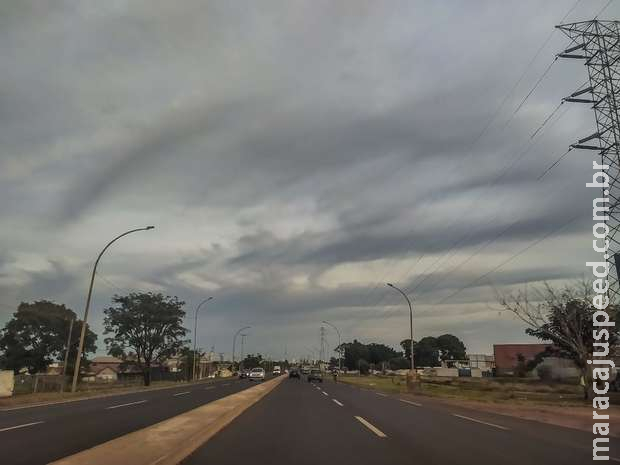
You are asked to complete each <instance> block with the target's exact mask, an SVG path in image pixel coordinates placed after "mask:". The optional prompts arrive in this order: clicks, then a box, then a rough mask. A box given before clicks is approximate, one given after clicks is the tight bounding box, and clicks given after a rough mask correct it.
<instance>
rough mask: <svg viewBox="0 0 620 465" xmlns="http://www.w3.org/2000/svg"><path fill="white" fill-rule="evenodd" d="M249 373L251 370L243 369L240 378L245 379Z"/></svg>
mask: <svg viewBox="0 0 620 465" xmlns="http://www.w3.org/2000/svg"><path fill="white" fill-rule="evenodd" d="M249 374H250V371H249V370H241V371H240V372H239V379H245V378H247V377H248V375H249Z"/></svg>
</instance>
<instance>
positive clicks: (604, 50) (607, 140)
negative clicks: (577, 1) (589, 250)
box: [556, 19, 620, 302]
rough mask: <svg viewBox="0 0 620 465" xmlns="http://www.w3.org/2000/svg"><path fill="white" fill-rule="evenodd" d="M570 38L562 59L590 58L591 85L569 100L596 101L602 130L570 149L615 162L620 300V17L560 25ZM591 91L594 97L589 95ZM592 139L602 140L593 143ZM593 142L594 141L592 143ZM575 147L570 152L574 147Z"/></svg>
mask: <svg viewBox="0 0 620 465" xmlns="http://www.w3.org/2000/svg"><path fill="white" fill-rule="evenodd" d="M556 28H558V29H559V30H561V31H562V32H563V33H564V34H565V35H566V36H567V37H568V38H569V39H570V40H571V44H570V47H569V48H567V49H566V50H564V52H562V53H560V54H558V57H559V58H574V59H581V60H585V65H586V66H587V68H588V77H589V87H586V88H585V89H580V90H577V91H576V92H574V93H573V94H571V95H570V96H569V97H566V98H565V99H564V101H565V102H576V103H586V104H591V105H592V108H593V109H594V115H595V117H596V132H595V133H594V134H592V135H590V136H588V137H584V138H583V139H580V140H579V141H578V142H577V143H575V144H573V145H571V146H570V149H585V150H596V151H598V152H599V154H600V157H601V163H602V164H605V165H609V169H607V170H605V172H606V173H607V174H608V175H609V189H603V195H602V197H603V198H607V199H608V201H607V206H608V207H609V212H608V216H607V219H606V224H607V226H608V227H609V236H608V239H609V251H608V252H607V254H606V255H605V258H606V260H607V262H608V263H609V298H610V301H611V302H618V301H619V300H620V299H619V297H620V286H619V282H618V276H619V274H620V273H619V272H618V269H619V268H620V159H619V156H618V149H619V148H620V145H619V142H620V132H619V128H620V118H618V100H619V98H620V92H619V89H620V86H619V84H620V21H599V20H596V19H595V20H592V21H582V22H578V23H571V24H561V25H559V26H556ZM588 95H589V96H590V98H587V97H588ZM590 141H598V145H591V144H592V143H591V142H590ZM588 142H590V143H588ZM570 149H569V150H570Z"/></svg>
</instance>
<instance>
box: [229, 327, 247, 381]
mask: <svg viewBox="0 0 620 465" xmlns="http://www.w3.org/2000/svg"><path fill="white" fill-rule="evenodd" d="M250 328H251V326H244V327H243V328H239V329H238V330H237V332H236V333H235V335H234V336H233V349H232V368H233V371H234V369H235V343H236V342H237V336H238V335H239V333H240V332H241V331H244V330H246V329H250Z"/></svg>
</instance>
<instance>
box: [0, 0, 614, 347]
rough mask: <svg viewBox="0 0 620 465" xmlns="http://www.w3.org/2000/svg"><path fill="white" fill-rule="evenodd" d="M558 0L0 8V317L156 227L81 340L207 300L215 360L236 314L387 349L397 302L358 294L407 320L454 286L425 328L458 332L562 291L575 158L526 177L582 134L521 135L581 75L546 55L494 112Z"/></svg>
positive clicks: (105, 293) (560, 128)
mask: <svg viewBox="0 0 620 465" xmlns="http://www.w3.org/2000/svg"><path fill="white" fill-rule="evenodd" d="M595 3H596V4H595ZM603 4H604V0H601V1H596V2H594V1H593V2H581V4H580V6H579V8H577V9H576V10H575V11H574V12H573V14H572V16H571V17H570V18H569V20H577V19H585V18H588V17H590V16H591V15H592V14H593V12H594V11H598V10H599V9H600V8H601V7H602V6H603ZM569 6H570V5H567V4H566V2H563V1H550V2H544V4H541V3H540V2H535V1H533V0H532V1H524V2H511V3H501V2H493V1H483V0H478V1H475V2H473V3H468V4H467V5H465V4H463V3H462V2H452V3H440V2H431V1H414V2H398V1H395V2H387V3H384V2H365V3H363V4H362V3H360V2H352V3H347V2H344V3H341V4H338V6H334V5H333V4H332V3H330V2H321V1H319V2H266V3H261V5H260V6H258V5H252V4H248V5H245V6H244V7H243V8H240V7H239V6H238V5H237V6H233V5H231V4H230V3H229V2H218V1H213V2H208V3H207V4H205V3H203V2H193V1H189V0H188V1H187V2H182V3H181V4H176V3H174V4H172V3H166V2H159V3H153V2H143V1H133V2H96V3H81V2H71V1H69V2H65V3H62V4H50V3H42V2H19V5H18V4H17V3H12V4H10V5H9V4H3V5H2V6H0V54H1V55H2V56H3V64H4V65H5V66H4V68H3V73H2V74H1V75H0V89H1V90H0V123H1V124H0V144H1V145H2V152H1V153H0V198H2V202H1V203H0V214H1V215H2V228H0V244H2V250H0V289H1V290H2V293H3V300H2V302H0V303H2V304H3V307H2V308H3V310H2V312H3V313H2V315H3V316H4V317H6V316H7V315H8V313H7V312H5V310H4V308H5V307H4V304H6V301H7V300H9V301H10V302H13V303H14V302H18V301H19V300H20V299H24V300H34V299H38V298H50V299H55V300H59V301H63V302H64V303H66V304H68V305H70V306H72V307H74V308H81V306H82V305H83V299H84V296H83V293H84V289H83V288H84V287H85V286H84V282H83V281H84V276H87V275H88V272H89V269H90V266H91V265H92V263H91V262H90V260H91V259H92V257H93V256H95V255H96V250H97V249H98V248H100V247H101V246H102V245H103V244H105V243H106V242H107V240H109V237H113V236H114V235H115V234H118V233H119V232H122V231H124V230H126V229H129V228H130V227H133V226H136V225H141V224H152V223H153V224H156V226H157V229H156V230H155V231H154V232H153V234H152V235H151V236H149V237H148V239H147V238H140V239H139V240H138V239H135V240H133V239H132V241H131V242H129V241H127V242H124V243H123V244H119V245H118V247H116V246H115V248H114V249H113V250H112V251H110V254H109V256H106V260H105V261H104V263H103V264H102V268H101V269H100V270H99V271H100V276H99V277H98V281H97V286H96V291H97V292H96V296H95V299H96V302H95V305H94V313H93V319H94V320H93V324H94V325H95V327H98V326H97V325H99V326H100V323H101V311H100V310H101V309H102V308H104V306H105V305H106V304H107V303H108V302H109V298H110V295H112V294H113V293H115V292H122V291H123V290H126V289H129V290H134V289H136V290H139V289H145V290H149V289H155V290H161V291H162V292H165V293H167V294H176V295H179V296H180V297H181V298H183V299H184V300H186V301H187V302H188V308H191V306H192V305H193V304H194V302H195V301H200V300H201V299H202V298H203V296H204V295H205V294H208V295H215V296H216V300H215V301H214V305H213V306H211V307H209V315H210V316H212V317H213V318H215V319H217V324H216V325H214V326H213V327H209V329H205V330H204V331H205V334H202V335H201V336H204V337H202V339H213V340H215V341H216V342H217V344H224V345H226V344H228V343H229V339H230V338H229V337H228V333H229V332H231V331H233V330H234V328H233V327H234V326H235V325H237V324H238V323H239V324H240V325H242V324H244V322H245V321H252V322H253V323H255V325H256V326H257V327H258V326H260V325H262V327H263V328H267V327H268V325H272V326H273V327H278V326H279V325H284V326H286V328H287V330H286V332H285V333H284V334H283V335H280V336H279V337H280V338H281V341H282V342H284V343H286V341H288V342H289V343H290V344H291V345H294V344H296V343H298V340H304V338H306V337H308V338H310V336H307V334H310V333H312V331H315V330H316V322H317V321H320V319H321V318H327V317H329V318H334V319H335V320H337V321H342V322H343V324H344V322H348V323H347V324H348V325H349V326H348V327H346V326H345V328H344V329H345V330H349V331H350V334H349V335H352V336H360V337H369V338H372V334H374V333H373V332H372V331H379V332H381V331H383V332H381V334H383V335H387V336H385V337H388V338H391V336H389V334H391V331H392V332H395V333H397V332H398V329H399V328H398V319H396V320H392V319H389V320H387V319H386V320H385V321H383V320H382V319H381V315H385V314H386V313H385V312H383V311H378V308H380V307H381V306H382V305H384V304H385V303H387V305H388V309H387V310H386V311H387V312H388V313H389V312H391V311H392V309H390V308H389V307H392V306H395V305H400V304H399V303H397V302H398V298H399V296H398V295H391V294H390V293H386V290H385V289H383V287H381V286H383V284H382V283H379V286H377V285H376V282H377V281H379V280H382V279H383V278H385V279H388V278H389V279H390V280H398V282H400V283H401V285H402V286H404V287H406V288H416V294H417V295H416V298H418V299H419V300H420V303H421V305H422V306H424V305H426V306H428V308H424V307H423V308H422V312H426V314H431V313H432V312H431V310H430V308H431V307H432V306H431V304H432V303H436V302H437V301H438V300H440V299H442V298H444V297H445V296H447V295H449V294H451V293H453V292H454V291H455V290H459V289H461V288H463V291H462V292H461V293H459V294H458V295H456V296H455V297H454V298H453V299H450V301H449V302H447V303H446V305H445V306H443V307H441V308H438V309H437V312H436V315H441V316H442V318H446V321H448V320H449V321H450V325H451V326H450V328H451V329H452V330H453V331H455V332H458V331H459V330H461V329H462V330H463V331H464V330H465V329H466V328H469V327H468V326H467V323H466V321H465V319H462V318H461V319H459V318H460V316H462V315H474V314H475V315H477V317H480V318H481V319H483V318H485V317H484V315H483V314H482V312H483V310H480V307H481V305H482V304H480V302H488V301H492V300H493V298H494V293H495V291H494V287H497V288H499V289H502V288H508V289H510V288H512V287H518V286H520V285H523V284H524V283H528V282H529V283H533V282H536V281H543V280H550V281H557V282H562V281H566V280H570V279H573V278H576V277H579V276H580V275H581V274H582V273H583V263H584V262H585V260H586V259H587V258H588V257H589V255H588V254H589V253H590V251H589V249H590V242H589V241H590V239H591V238H590V237H589V234H590V233H589V227H590V224H589V221H590V220H589V218H590V215H591V211H589V209H591V195H592V193H591V192H589V191H588V189H587V188H585V182H586V181H587V178H588V176H591V167H590V158H589V156H588V154H585V155H584V154H575V155H573V153H574V152H573V153H571V155H570V156H568V157H566V159H565V160H563V162H562V164H561V165H559V166H558V167H557V168H555V169H554V171H553V172H552V173H550V174H549V175H548V176H546V177H545V178H544V179H542V180H537V178H538V176H539V174H540V173H541V172H542V171H543V170H544V169H545V168H546V167H547V166H549V164H550V163H552V162H553V161H555V159H557V157H558V156H559V155H560V154H561V153H563V152H564V150H565V149H566V147H567V146H568V144H570V143H572V142H574V140H575V139H577V138H579V137H581V136H585V135H587V134H590V133H591V132H592V130H591V128H592V127H593V125H594V123H593V121H594V120H593V117H592V115H591V112H590V110H589V109H582V108H575V109H571V110H570V112H568V113H566V114H564V113H562V117H561V119H559V120H558V121H557V123H555V119H554V120H553V121H552V122H550V123H549V124H548V125H547V127H546V128H545V130H544V131H542V132H541V133H539V136H538V137H537V138H536V139H534V140H532V141H531V142H530V139H529V137H530V135H531V134H532V133H533V131H534V130H535V129H536V128H537V127H538V126H539V125H540V123H541V122H542V121H543V120H544V119H545V118H546V116H547V115H548V114H549V113H550V111H551V110H552V109H553V108H554V107H555V106H556V105H557V103H558V102H559V101H560V99H561V98H562V97H563V96H566V95H568V94H570V92H572V91H573V90H574V89H576V88H577V87H578V86H579V84H581V83H582V82H583V81H585V79H586V75H585V71H584V69H583V66H582V65H581V64H578V65H576V64H574V63H563V62H562V61H561V60H559V61H558V62H557V63H556V64H554V66H553V68H552V70H551V72H550V73H549V74H548V76H547V78H546V79H545V80H544V81H543V82H542V83H541V85H540V86H539V87H538V88H537V90H536V92H534V93H533V94H532V96H531V97H530V98H529V100H528V102H527V104H526V105H524V106H523V108H522V109H521V110H520V111H519V113H518V114H517V115H516V116H515V117H514V118H513V116H512V113H513V111H514V109H515V108H516V105H517V104H518V103H519V101H520V100H521V98H522V97H523V96H524V95H525V94H526V93H527V92H528V91H529V90H530V88H531V86H532V85H533V83H534V82H536V80H537V79H538V77H539V76H540V74H541V73H542V71H543V70H544V69H545V67H546V66H547V64H548V63H550V62H551V60H553V57H554V55H555V53H557V52H558V51H560V50H561V48H562V46H563V45H564V44H565V42H566V41H565V40H564V39H563V38H562V37H560V35H559V34H557V33H556V34H555V36H553V37H552V40H551V41H550V42H549V44H548V45H547V47H546V48H545V49H544V50H543V51H542V53H541V55H540V56H539V59H538V60H536V62H535V63H534V64H533V65H532V66H531V67H529V68H528V69H527V70H526V71H527V72H526V74H525V76H524V78H523V79H522V80H521V82H520V85H519V86H517V88H516V89H515V91H514V92H512V93H511V94H508V95H507V92H509V90H510V89H511V88H512V86H513V85H514V83H515V82H516V80H517V78H518V77H519V76H520V75H521V73H522V72H523V70H524V69H525V67H526V65H527V63H528V62H529V61H530V59H531V57H532V56H533V54H534V53H535V52H536V50H538V48H539V47H540V45H541V43H542V42H543V41H544V40H545V38H546V37H547V35H548V34H549V32H551V31H552V30H553V29H552V28H553V25H554V24H555V22H557V20H558V19H559V18H561V17H562V15H564V14H565V13H566V11H567V10H568V8H569ZM533 12H536V14H534V13H533ZM607 14H609V15H611V16H612V17H613V16H614V15H615V16H617V14H618V5H616V4H613V5H611V6H610V7H609V9H608V11H607ZM504 100H505V104H504V105H503V107H502V108H501V111H499V113H497V115H496V117H495V118H493V119H491V118H492V116H493V115H494V114H495V111H496V110H497V109H498V107H499V105H500V104H502V102H504ZM507 121H510V124H508V125H506V122H507ZM489 123H490V124H489ZM485 128H487V129H486V130H485V131H484V133H482V132H483V129H485ZM530 144H532V145H531V146H530ZM580 212H582V213H583V214H582V215H581V217H580V219H579V220H577V221H575V222H574V223H571V224H570V225H568V226H567V227H566V228H564V229H559V226H561V225H562V224H563V223H564V222H566V221H567V220H568V219H569V218H571V217H572V216H574V215H576V214H579V213H580ZM556 228H557V229H558V230H557V232H555V233H550V232H552V231H553V230H554V229H556ZM545 234H550V236H549V238H548V239H547V240H546V241H544V242H542V243H540V244H538V245H537V246H536V247H535V248H533V249H532V250H531V251H529V252H528V253H523V255H519V257H518V259H515V260H514V261H510V262H507V263H506V265H505V266H503V267H501V268H500V269H498V271H497V272H495V273H493V274H490V275H489V276H488V279H483V280H481V281H476V279H477V278H478V277H479V276H481V275H483V274H484V273H485V272H488V271H489V270H491V269H493V268H494V267H495V266H497V264H499V263H501V262H502V261H505V260H506V259H507V258H508V257H510V255H511V254H513V253H516V252H518V251H519V250H521V249H522V248H523V247H525V246H526V245H527V244H528V243H531V242H532V241H535V240H537V239H539V238H540V237H541V236H543V235H545ZM566 250H568V251H569V252H568V253H567V252H566ZM421 256H424V257H426V258H425V259H423V260H422V261H421V262H420V263H419V264H418V265H416V266H413V265H412V262H413V261H414V260H415V259H416V257H421ZM468 257H471V259H469V258H468ZM435 260H438V262H437V263H438V265H441V266H437V267H434V266H433V263H434V262H435ZM420 282H421V283H422V284H419V283H420ZM418 284H419V285H418ZM469 285H471V288H469V287H468V286H469ZM401 303H402V302H401ZM399 311H400V310H399ZM190 312H191V311H190ZM394 312H395V313H394V315H396V316H398V315H400V313H398V312H397V311H394ZM480 315H482V316H480ZM3 319H5V318H0V320H3ZM366 320H368V321H369V322H372V325H369V327H368V328H366V329H365V331H367V333H366V334H359V331H362V329H360V325H362V326H363V322H364V321H366ZM394 321H396V322H394ZM483 323H484V325H487V326H484V325H483ZM424 324H425V323H422V327H421V331H424V330H428V331H431V330H434V329H433V328H434V327H433V326H432V325H429V326H424ZM492 324H493V323H492V321H491V320H490V319H487V320H483V321H482V320H481V327H485V328H487V327H491V326H492ZM287 325H288V326H287ZM356 325H357V326H356ZM371 326H372V328H371ZM309 328H313V329H309ZM469 329H471V328H469ZM509 330H510V331H514V332H515V334H516V332H519V333H520V332H521V328H517V327H511V328H510V329H509V328H508V327H506V328H503V331H505V332H504V334H507V333H508V332H509ZM257 331H258V329H257ZM264 331H265V332H264V333H262V334H263V335H262V336H260V337H263V338H265V350H273V348H274V344H275V342H274V339H275V338H274V337H271V336H269V334H267V331H268V330H267V329H264ZM289 332H290V335H289V334H288V333H289ZM221 334H226V337H225V338H224V336H221ZM257 334H258V333H257ZM312 334H314V333H312ZM472 334H474V333H472ZM257 337H258V336H257ZM312 337H314V336H312ZM472 337H476V338H477V339H480V338H482V339H484V341H483V342H482V343H480V345H482V344H488V343H489V342H490V339H489V338H488V337H486V336H484V335H481V333H480V332H475V334H474V335H473V336H472ZM515 337H517V336H515ZM220 338H224V339H221V340H220ZM485 338H486V339H485ZM222 341H224V342H222ZM394 341H397V336H394V338H393V341H392V342H394Z"/></svg>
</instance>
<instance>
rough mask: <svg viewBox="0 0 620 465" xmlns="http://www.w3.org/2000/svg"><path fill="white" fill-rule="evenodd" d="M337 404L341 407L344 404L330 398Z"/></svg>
mask: <svg viewBox="0 0 620 465" xmlns="http://www.w3.org/2000/svg"><path fill="white" fill-rule="evenodd" d="M332 400H333V401H334V402H335V403H336V404H337V405H340V406H341V407H344V405H342V404H341V403H340V402H338V401H337V400H336V399H332Z"/></svg>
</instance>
